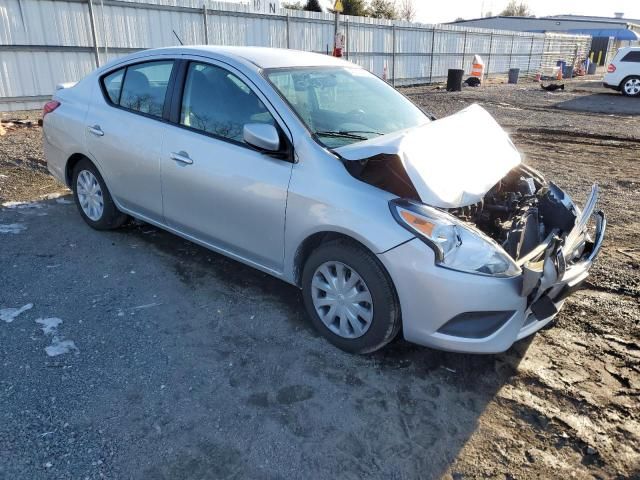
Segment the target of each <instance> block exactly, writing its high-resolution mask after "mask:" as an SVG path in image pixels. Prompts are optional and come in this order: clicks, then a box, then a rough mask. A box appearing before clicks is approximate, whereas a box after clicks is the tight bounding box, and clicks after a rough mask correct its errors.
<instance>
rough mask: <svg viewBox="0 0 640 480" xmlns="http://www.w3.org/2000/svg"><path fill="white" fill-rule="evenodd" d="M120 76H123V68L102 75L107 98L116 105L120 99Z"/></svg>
mask: <svg viewBox="0 0 640 480" xmlns="http://www.w3.org/2000/svg"><path fill="white" fill-rule="evenodd" d="M122 77H124V68H121V69H120V70H116V71H115V72H113V73H110V74H109V75H107V76H106V77H104V80H103V83H104V88H105V90H106V92H107V95H108V96H109V100H111V102H112V103H115V104H116V105H117V104H118V102H119V101H120V90H121V89H122Z"/></svg>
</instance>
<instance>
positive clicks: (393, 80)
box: [391, 23, 396, 87]
mask: <svg viewBox="0 0 640 480" xmlns="http://www.w3.org/2000/svg"><path fill="white" fill-rule="evenodd" d="M391 42H392V43H393V50H392V51H391V85H392V86H394V87H395V86H396V24H395V23H394V24H393V26H392V27H391Z"/></svg>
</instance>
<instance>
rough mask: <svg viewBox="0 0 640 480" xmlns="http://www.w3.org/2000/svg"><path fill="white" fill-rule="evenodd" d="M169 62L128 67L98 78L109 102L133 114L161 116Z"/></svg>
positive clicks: (169, 67) (170, 62)
mask: <svg viewBox="0 0 640 480" xmlns="http://www.w3.org/2000/svg"><path fill="white" fill-rule="evenodd" d="M172 69H173V61H156V62H146V63H139V64H136V65H131V66H128V67H126V68H122V69H120V70H116V71H115V72H112V73H110V74H109V75H107V76H106V77H104V78H103V79H102V84H103V86H104V90H105V93H106V94H107V96H108V97H109V100H111V102H112V103H114V104H115V105H120V106H121V107H124V108H128V109H130V110H134V111H136V112H140V113H144V114H147V115H152V116H154V117H162V109H163V107H164V100H165V96H166V94H167V87H168V85H169V78H170V77H171V70H172Z"/></svg>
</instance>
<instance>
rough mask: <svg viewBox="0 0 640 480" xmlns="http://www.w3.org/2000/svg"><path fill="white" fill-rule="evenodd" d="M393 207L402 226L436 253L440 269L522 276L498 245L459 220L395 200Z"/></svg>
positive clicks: (427, 208)
mask: <svg viewBox="0 0 640 480" xmlns="http://www.w3.org/2000/svg"><path fill="white" fill-rule="evenodd" d="M389 207H390V208H391V213H392V214H393V216H394V218H395V219H396V221H397V222H398V223H399V224H400V225H402V226H403V227H404V228H406V229H407V230H409V231H410V232H411V233H413V234H416V235H417V236H418V238H420V239H421V240H422V241H424V242H425V243H426V244H427V245H429V246H430V247H431V248H432V249H433V251H434V252H435V254H436V264H437V265H440V266H442V267H446V268H450V269H452V270H458V271H461V272H468V273H475V274H481V275H494V276H498V277H512V276H515V275H518V274H520V268H519V267H518V265H516V263H515V262H514V261H513V259H512V258H511V257H510V256H509V255H507V253H506V252H505V251H504V250H502V248H501V247H500V246H499V245H498V244H497V243H496V242H494V241H493V240H492V239H491V238H489V237H487V236H486V235H485V234H484V233H482V232H480V231H479V230H476V229H475V228H473V227H470V226H468V225H465V224H464V223H462V222H460V221H459V220H457V219H456V218H455V217H453V216H451V215H448V214H446V213H444V212H442V211H440V210H437V209H435V208H432V207H428V206H426V205H422V204H419V203H414V202H411V201H408V200H401V199H394V200H391V201H390V202H389Z"/></svg>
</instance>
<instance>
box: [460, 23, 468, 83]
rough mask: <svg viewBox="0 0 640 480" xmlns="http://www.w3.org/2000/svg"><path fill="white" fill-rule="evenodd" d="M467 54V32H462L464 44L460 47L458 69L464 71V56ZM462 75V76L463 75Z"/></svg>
mask: <svg viewBox="0 0 640 480" xmlns="http://www.w3.org/2000/svg"><path fill="white" fill-rule="evenodd" d="M466 53H467V31H466V30H465V32H464V43H463V45H462V66H461V67H460V68H461V69H462V70H464V56H465V54H466ZM463 75H464V74H463Z"/></svg>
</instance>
